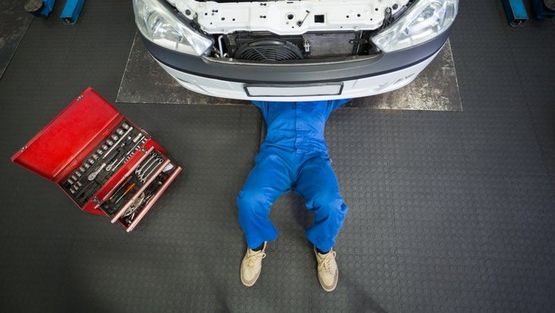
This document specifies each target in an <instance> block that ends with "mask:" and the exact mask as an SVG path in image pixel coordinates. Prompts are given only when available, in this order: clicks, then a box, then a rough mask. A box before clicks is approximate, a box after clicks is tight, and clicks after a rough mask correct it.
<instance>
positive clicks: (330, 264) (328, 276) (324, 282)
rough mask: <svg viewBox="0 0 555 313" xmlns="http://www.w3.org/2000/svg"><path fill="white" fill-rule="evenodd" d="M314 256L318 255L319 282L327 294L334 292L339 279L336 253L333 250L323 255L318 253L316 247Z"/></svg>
mask: <svg viewBox="0 0 555 313" xmlns="http://www.w3.org/2000/svg"><path fill="white" fill-rule="evenodd" d="M314 254H316V262H318V281H320V285H321V286H322V288H324V290H325V291H327V292H332V291H334V290H335V287H337V280H338V278H339V269H338V268H337V262H335V255H336V253H335V251H333V249H331V250H330V251H329V252H328V253H326V254H321V253H318V251H317V250H316V247H315V248H314Z"/></svg>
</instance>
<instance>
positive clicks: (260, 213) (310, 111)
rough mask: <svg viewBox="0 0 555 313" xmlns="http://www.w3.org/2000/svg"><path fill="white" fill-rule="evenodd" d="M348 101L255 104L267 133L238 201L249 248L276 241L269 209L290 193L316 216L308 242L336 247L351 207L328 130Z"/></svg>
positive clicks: (307, 234) (320, 247)
mask: <svg viewBox="0 0 555 313" xmlns="http://www.w3.org/2000/svg"><path fill="white" fill-rule="evenodd" d="M349 101H350V100H335V101H313V102H253V103H254V105H256V106H257V107H258V108H259V109H260V111H261V112H262V115H263V117H264V120H265V121H266V128H267V131H266V138H265V139H264V142H263V143H262V145H261V147H260V152H259V153H258V155H257V156H256V163H255V166H254V168H253V169H252V170H251V172H250V174H249V176H248V178H247V180H246V182H245V185H244V186H243V189H242V190H241V192H240V193H239V196H238V197H237V207H238V208H239V224H240V226H241V229H242V230H243V232H244V233H245V237H246V240H247V246H248V247H249V248H251V249H255V248H257V247H259V246H260V245H262V243H263V242H264V241H270V240H274V239H276V238H277V234H278V232H277V230H276V228H275V227H274V225H273V224H272V222H271V221H270V217H269V215H270V210H271V207H272V204H273V203H274V201H275V200H276V199H277V198H278V197H279V196H280V195H281V194H282V193H284V192H286V191H288V190H291V189H292V190H295V191H296V192H297V193H299V194H300V195H301V196H302V197H303V198H304V199H305V201H306V202H305V205H306V207H307V209H308V210H310V211H312V212H314V222H313V224H312V225H311V226H310V227H309V228H307V229H306V237H307V238H308V240H309V241H310V242H311V243H312V244H313V245H314V246H316V248H318V249H319V250H321V251H329V250H330V249H331V248H332V247H333V246H334V244H335V237H336V236H337V234H338V233H339V229H340V228H341V225H342V224H343V220H344V219H345V216H346V214H347V211H348V208H347V205H346V204H345V202H344V201H343V198H342V197H341V195H340V193H339V185H338V182H337V178H336V176H335V173H334V171H333V169H332V167H331V162H330V159H329V156H328V148H327V145H326V141H325V138H324V128H325V125H326V121H327V119H328V117H329V116H330V114H331V112H333V110H335V109H336V108H338V107H340V106H342V105H343V104H345V103H347V102H349Z"/></svg>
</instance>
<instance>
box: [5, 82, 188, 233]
mask: <svg viewBox="0 0 555 313" xmlns="http://www.w3.org/2000/svg"><path fill="white" fill-rule="evenodd" d="M12 161H13V162H15V163H17V164H19V165H21V166H23V167H25V168H27V169H29V170H31V171H33V172H35V173H36V174H39V175H41V176H43V177H45V178H46V179H48V180H50V181H53V182H54V183H56V184H57V185H58V186H59V187H60V188H61V190H62V191H63V192H64V193H65V194H66V195H67V196H68V197H69V198H70V199H71V200H72V201H73V202H74V203H75V204H76V205H77V206H79V207H80V208H81V210H83V211H85V212H88V213H92V214H97V215H104V216H107V217H108V218H109V219H110V220H111V222H112V223H116V222H117V223H119V224H121V225H122V226H123V227H124V228H125V229H126V231H127V232H130V231H132V230H133V229H134V228H135V227H136V226H137V224H138V223H139V222H140V221H141V220H142V219H143V217H144V216H145V214H146V213H147V212H148V211H149V210H150V209H151V208H152V206H153V205H154V204H155V203H156V201H157V200H158V199H159V198H160V196H161V195H162V194H163V193H164V191H165V190H166V189H167V188H168V186H169V185H170V184H171V183H172V182H173V181H174V180H175V178H176V177H177V175H179V173H180V172H181V170H182V169H181V167H179V166H178V165H177V164H176V163H175V162H173V161H172V160H171V159H170V158H169V157H168V155H167V153H166V150H165V149H164V148H163V147H162V146H160V145H159V144H158V143H157V142H156V141H155V140H153V139H152V138H151V137H150V135H149V134H148V133H147V132H146V131H144V130H143V129H141V128H140V127H138V126H137V125H136V124H134V123H133V122H131V121H130V120H128V119H127V118H126V117H125V116H123V115H122V114H121V113H120V112H119V111H118V110H117V109H116V108H115V107H114V106H112V105H111V104H110V103H108V102H107V101H106V100H105V99H104V98H102V97H101V96H100V95H99V94H98V93H96V92H95V91H94V90H93V89H92V88H87V89H86V90H85V91H84V92H83V93H82V94H81V95H80V96H79V97H77V98H76V99H75V100H73V101H72V102H71V104H70V105H69V106H67V107H66V108H65V109H64V110H63V111H62V112H61V113H60V114H59V115H58V116H57V117H56V118H55V119H54V120H52V121H51V122H50V123H49V124H48V125H47V126H46V127H45V128H43V129H42V130H41V131H40V132H39V133H38V134H37V135H36V136H35V137H33V139H31V140H30V141H29V142H28V143H27V144H26V145H25V146H24V147H23V148H21V149H20V150H19V151H18V152H17V153H15V154H14V155H13V156H12Z"/></svg>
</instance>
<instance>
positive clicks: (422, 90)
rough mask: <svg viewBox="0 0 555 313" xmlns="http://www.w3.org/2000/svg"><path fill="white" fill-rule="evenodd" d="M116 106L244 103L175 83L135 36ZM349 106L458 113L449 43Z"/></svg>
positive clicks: (455, 80) (456, 87)
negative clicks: (398, 85) (405, 79)
mask: <svg viewBox="0 0 555 313" xmlns="http://www.w3.org/2000/svg"><path fill="white" fill-rule="evenodd" d="M116 101H117V102H123V103H168V104H190V103H203V104H209V105H214V104H216V105H221V104H231V105H245V104H248V102H246V101H239V100H230V99H222V98H215V97H209V96H205V95H201V94H198V93H195V92H192V91H190V90H188V89H186V88H184V87H182V86H181V85H179V83H177V81H176V80H175V79H174V78H173V77H171V76H170V75H169V74H168V73H166V72H165V71H164V70H163V69H162V68H161V67H160V66H159V65H158V63H156V61H155V60H154V59H153V58H152V56H151V55H150V54H149V53H148V51H147V50H146V48H145V47H144V45H143V42H142V40H141V38H140V36H139V35H138V34H136V35H135V39H134V41H133V46H132V47H131V50H130V52H129V58H128V60H127V65H126V67H125V72H124V73H123V77H122V79H121V83H120V87H119V90H118V96H117V99H116ZM353 105H356V106H365V107H369V108H372V109H395V110H432V111H462V103H461V98H460V94H459V85H458V81H457V72H456V69H455V61H454V59H453V52H452V50H451V44H450V42H447V44H446V45H445V47H444V49H443V50H441V52H440V53H439V55H438V56H437V58H436V59H435V60H434V61H433V62H432V63H431V64H430V65H429V66H428V67H427V68H426V69H425V70H424V71H423V72H422V73H421V74H420V75H419V76H418V77H417V78H416V80H415V81H414V82H412V83H411V84H409V85H408V86H406V87H404V88H402V89H400V90H397V91H394V92H390V93H387V94H383V95H378V96H375V97H366V98H358V99H355V101H354V103H353Z"/></svg>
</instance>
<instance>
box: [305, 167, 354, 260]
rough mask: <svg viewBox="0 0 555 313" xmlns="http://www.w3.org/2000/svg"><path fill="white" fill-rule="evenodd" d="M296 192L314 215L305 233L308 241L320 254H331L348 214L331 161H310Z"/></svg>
mask: <svg viewBox="0 0 555 313" xmlns="http://www.w3.org/2000/svg"><path fill="white" fill-rule="evenodd" d="M295 190H296V191H297V192H298V193H299V194H301V195H302V196H303V197H304V199H305V201H306V207H307V209H309V210H310V211H312V212H314V223H313V224H312V225H311V226H310V227H309V228H308V229H307V230H306V236H307V239H308V240H309V241H310V242H311V243H312V244H314V246H315V247H316V248H317V249H318V250H320V252H324V253H325V252H328V251H329V250H330V249H331V248H332V247H333V246H334V245H335V238H336V236H337V234H338V233H339V230H340V229H341V226H342V225H343V220H344V219H345V217H346V215H347V211H348V207H347V205H346V204H345V202H344V201H343V198H342V197H341V194H340V193H339V184H338V182H337V177H336V176H335V173H334V171H333V169H332V167H331V162H330V160H329V159H328V158H326V157H314V158H311V159H309V160H307V161H306V162H305V163H304V164H303V165H302V168H301V171H300V174H299V177H298V179H297V182H296V186H295Z"/></svg>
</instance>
